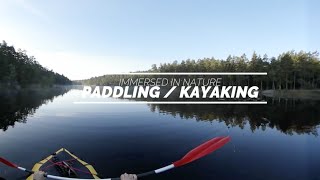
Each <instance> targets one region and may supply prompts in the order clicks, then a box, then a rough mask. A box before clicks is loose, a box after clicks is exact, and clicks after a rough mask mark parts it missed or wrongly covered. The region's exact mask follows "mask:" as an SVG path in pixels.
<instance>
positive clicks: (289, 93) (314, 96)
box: [261, 89, 320, 100]
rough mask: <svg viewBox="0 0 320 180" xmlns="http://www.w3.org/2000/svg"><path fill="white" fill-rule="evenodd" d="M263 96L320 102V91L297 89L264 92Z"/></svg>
mask: <svg viewBox="0 0 320 180" xmlns="http://www.w3.org/2000/svg"><path fill="white" fill-rule="evenodd" d="M261 94H262V95H263V96H266V97H271V98H284V99H300V100H320V89H297V90H272V89H270V90H264V91H262V93H261Z"/></svg>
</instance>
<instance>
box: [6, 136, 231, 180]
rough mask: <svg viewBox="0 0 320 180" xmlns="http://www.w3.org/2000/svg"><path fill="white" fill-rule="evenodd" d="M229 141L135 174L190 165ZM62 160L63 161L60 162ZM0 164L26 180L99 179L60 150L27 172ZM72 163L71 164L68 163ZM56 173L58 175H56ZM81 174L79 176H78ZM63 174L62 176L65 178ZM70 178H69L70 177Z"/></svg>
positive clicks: (220, 139)
mask: <svg viewBox="0 0 320 180" xmlns="http://www.w3.org/2000/svg"><path fill="white" fill-rule="evenodd" d="M230 140H231V138H230V137H229V136H227V137H216V138H213V139H211V140H209V141H207V142H205V143H203V144H201V145H199V146H198V147H196V148H194V149H192V150H191V151H189V152H188V153H187V154H186V155H185V156H183V157H182V158H181V159H180V160H177V161H175V162H173V163H172V164H170V165H167V166H165V167H162V168H159V169H156V170H153V171H149V172H145V173H141V174H137V176H138V177H144V176H148V175H152V174H159V173H162V172H165V171H168V170H170V169H173V168H176V167H180V166H183V165H185V164H188V163H191V162H193V161H195V160H197V159H200V158H202V157H204V156H206V155H208V154H210V153H212V152H213V151H215V150H217V149H219V148H221V147H222V146H224V145H225V144H226V143H228V142H229V141H230ZM66 157H71V159H67V160H65V158H66ZM61 159H63V160H61ZM0 162H1V163H3V164H5V165H7V166H9V167H12V168H16V169H19V170H22V171H25V172H28V173H30V174H31V175H30V176H29V177H28V178H27V180H32V178H33V173H34V172H36V171H39V170H40V171H45V172H46V175H45V176H46V177H47V178H49V179H57V180H75V179H77V180H88V179H100V176H99V175H98V173H97V172H96V171H95V169H94V168H93V166H91V165H90V164H88V163H86V162H84V161H83V160H81V159H80V158H78V157H77V156H75V155H74V154H73V153H71V152H69V151H68V150H66V149H64V148H61V149H60V150H58V151H57V152H55V153H54V154H53V155H50V156H48V157H47V158H45V159H43V160H42V161H40V162H38V163H36V164H35V165H34V167H33V168H32V170H28V169H26V168H23V167H19V166H18V165H16V164H14V163H12V162H10V161H8V160H6V159H4V158H1V157H0ZM70 162H72V163H70ZM50 167H55V170H52V169H53V168H51V170H50V169H49V168H50ZM57 172H58V173H57ZM59 173H60V174H61V173H68V174H67V175H69V176H68V177H62V176H61V175H58V174H59ZM80 174H81V175H80ZM67 175H66V174H64V176H67ZM70 176H71V177H70ZM103 180H120V178H107V179H103Z"/></svg>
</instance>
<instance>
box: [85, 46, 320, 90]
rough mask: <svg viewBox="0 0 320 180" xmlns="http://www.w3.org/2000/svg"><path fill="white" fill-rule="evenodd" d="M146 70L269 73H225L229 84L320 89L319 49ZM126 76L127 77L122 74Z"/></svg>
mask: <svg viewBox="0 0 320 180" xmlns="http://www.w3.org/2000/svg"><path fill="white" fill-rule="evenodd" d="M147 72H267V73H268V75H267V76H223V83H224V84H226V85H249V86H251V85H258V86H260V88H261V89H316V88H320V60H319V53H318V52H304V51H300V52H295V51H289V52H286V53H283V54H281V55H279V56H278V57H277V58H275V57H271V58H269V57H268V56H267V55H264V56H260V55H258V54H256V53H253V55H252V57H251V59H249V58H247V56H246V55H245V54H243V55H242V56H240V57H239V56H229V57H228V58H227V59H225V60H223V59H215V58H213V57H212V58H203V59H198V60H191V59H187V60H183V61H181V62H178V61H174V62H173V63H164V64H160V65H159V66H157V65H155V64H153V65H152V68H151V69H150V70H148V71H147ZM122 77H124V76H122ZM119 78H120V76H110V75H105V76H100V77H94V78H91V79H87V80H83V81H82V83H83V84H90V85H110V84H118V83H119Z"/></svg>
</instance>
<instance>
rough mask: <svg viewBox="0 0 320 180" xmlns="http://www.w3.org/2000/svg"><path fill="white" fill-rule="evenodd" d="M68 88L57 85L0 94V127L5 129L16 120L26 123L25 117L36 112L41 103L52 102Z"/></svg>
mask: <svg viewBox="0 0 320 180" xmlns="http://www.w3.org/2000/svg"><path fill="white" fill-rule="evenodd" d="M69 90H70V88H64V87H57V88H47V89H41V90H30V89H29V90H21V91H19V92H17V93H16V94H2V95H0V108H1V110H0V129H2V130H3V131H6V130H7V129H8V127H9V126H12V127H14V125H15V123H16V122H20V123H26V121H27V117H28V116H29V115H32V114H34V113H35V112H36V110H37V109H38V108H39V107H40V106H41V105H42V104H47V103H48V102H52V100H53V99H54V98H55V97H57V96H60V95H63V94H65V93H67V92H68V91H69Z"/></svg>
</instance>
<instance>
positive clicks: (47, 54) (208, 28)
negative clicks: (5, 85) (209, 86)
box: [0, 0, 320, 80]
mask: <svg viewBox="0 0 320 180" xmlns="http://www.w3.org/2000/svg"><path fill="white" fill-rule="evenodd" d="M0 4H1V5H0V12H1V16H0V40H5V41H7V43H8V44H9V45H14V46H15V47H17V48H22V49H25V50H27V52H28V54H30V55H34V56H35V57H36V58H37V60H38V61H39V62H40V64H42V65H44V66H45V67H48V68H49V69H53V70H54V71H56V72H59V73H62V74H64V75H66V76H67V77H69V78H71V79H73V80H75V79H83V78H89V77H92V76H98V75H103V74H105V73H113V72H129V71H135V70H146V69H149V68H150V67H151V64H160V63H164V62H172V61H174V60H178V61H181V60H183V59H187V58H191V59H198V58H203V57H212V56H213V57H216V58H226V57H227V56H228V55H229V54H231V55H241V54H242V53H246V54H247V55H248V56H249V57H250V56H251V55H252V53H253V51H256V52H257V53H260V54H262V55H263V54H264V53H267V54H268V55H270V56H277V55H278V54H279V53H282V52H284V51H288V50H306V51H315V50H318V51H319V45H320V36H319V32H320V23H319V19H320V9H319V7H320V1H317V0H264V1H257V0H242V1H240V0H220V1H214V0H206V1H205V0H192V1H191V0H160V1H159V0H135V1H134V0H99V1H98V0H66V1H57V0H45V1H44V0H29V1H27V0H25V1H24V0H0Z"/></svg>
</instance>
